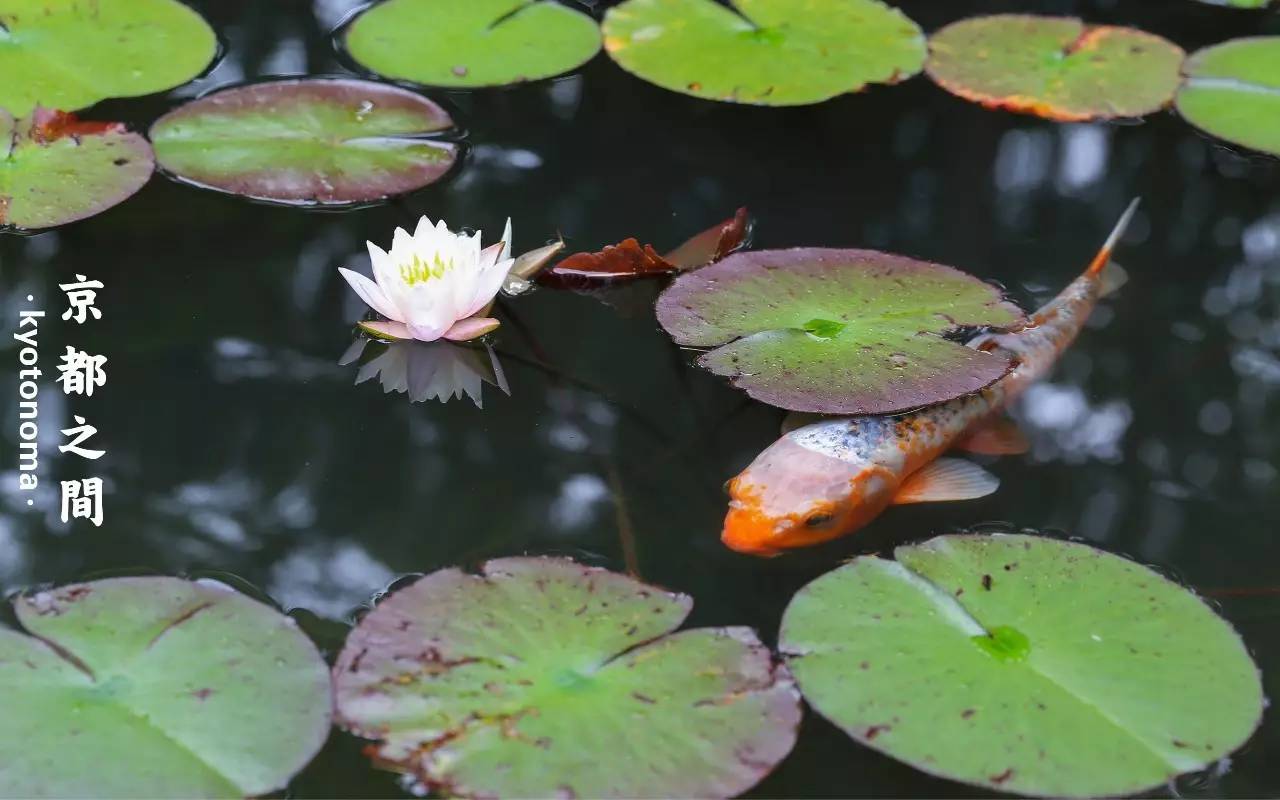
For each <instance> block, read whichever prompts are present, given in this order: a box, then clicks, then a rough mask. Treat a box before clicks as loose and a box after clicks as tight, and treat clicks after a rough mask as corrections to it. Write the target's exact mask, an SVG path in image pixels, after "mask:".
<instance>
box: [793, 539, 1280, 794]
mask: <svg viewBox="0 0 1280 800" xmlns="http://www.w3.org/2000/svg"><path fill="white" fill-rule="evenodd" d="M894 556H895V558H896V560H887V559H882V558H879V557H876V556H860V557H858V558H856V559H854V560H853V561H852V562H850V563H848V564H846V565H844V566H842V567H840V568H838V569H836V570H833V571H832V572H829V573H827V574H826V575H823V576H821V577H819V578H818V579H816V580H815V581H813V582H812V583H810V584H809V585H808V586H806V587H804V588H803V589H801V590H800V592H798V593H797V594H796V595H795V597H793V598H792V600H791V603H790V604H789V605H788V607H787V609H786V611H785V612H784V614H783V620H782V629H781V632H780V634H779V640H778V648H779V650H780V651H781V652H782V654H783V656H784V658H785V659H786V661H787V663H788V664H789V665H790V666H791V668H792V670H793V672H794V674H795V676H796V680H797V681H798V683H799V686H800V689H801V691H802V692H803V694H804V697H805V699H806V700H807V701H808V702H809V704H810V705H811V706H813V708H814V710H816V711H817V712H818V713H820V714H822V715H823V716H824V717H826V718H827V719H829V720H831V721H832V722H833V723H834V724H836V725H837V726H839V727H840V728H841V729H842V730H844V731H845V733H847V734H848V735H849V736H850V737H851V738H853V739H854V740H855V741H857V742H859V743H861V744H864V745H866V746H868V747H871V748H873V749H876V750H879V751H880V752H882V753H884V754H886V755H888V756H890V757H892V758H895V759H897V760H899V761H903V762H905V763H907V764H909V765H911V766H913V767H915V768H916V769H919V770H922V771H924V772H928V773H930V774H933V775H937V776H940V777H944V778H949V779H952V780H957V781H962V782H965V783H970V784H974V785H977V786H981V787H984V788H987V789H996V790H999V791H1005V792H1014V793H1017V794H1024V795H1034V796H1053V797H1104V796H1116V795H1124V794H1134V793H1137V792H1142V791H1145V790H1147V789H1151V788H1155V787H1158V786H1161V785H1163V784H1165V783H1166V782H1168V781H1170V780H1172V779H1173V778H1175V777H1176V776H1178V775H1181V774H1184V773H1188V772H1195V771H1198V770H1201V769H1204V768H1206V767H1208V766H1209V765H1211V764H1213V763H1214V762H1216V761H1218V760H1219V759H1221V758H1224V757H1226V756H1227V755H1229V754H1230V753H1231V752H1232V751H1234V750H1236V749H1237V748H1239V747H1240V746H1241V745H1243V744H1244V743H1245V741H1246V740H1248V739H1249V737H1250V736H1251V735H1252V734H1253V732H1254V730H1255V729H1256V728H1257V727H1258V724H1259V722H1260V721H1261V714H1262V710H1263V706H1264V703H1265V701H1264V698H1263V695H1262V681H1261V674H1260V673H1259V671H1258V668H1257V665H1255V664H1254V663H1253V661H1252V659H1251V658H1250V657H1249V653H1248V650H1247V649H1246V648H1245V645H1244V643H1243V642H1242V641H1241V639H1240V637H1239V635H1238V634H1237V633H1236V632H1235V631H1234V630H1233V629H1232V628H1231V626H1230V625H1229V624H1227V623H1226V622H1225V621H1223V620H1222V619H1221V618H1219V617H1218V616H1217V615H1216V614H1214V612H1213V611H1212V610H1211V609H1210V608H1209V607H1208V606H1207V605H1205V603H1204V602H1203V601H1201V600H1200V599H1199V598H1198V597H1196V596H1195V595H1194V594H1192V593H1191V592H1189V591H1187V590H1185V589H1183V588H1182V587H1180V586H1178V585H1177V584H1175V583H1173V582H1171V581H1169V580H1167V579H1166V578H1164V577H1162V576H1160V575H1159V574H1157V573H1155V572H1153V571H1152V570H1150V569H1148V568H1147V567H1144V566H1142V565H1140V564H1136V563H1134V562H1132V561H1129V560H1127V559H1124V558H1121V557H1119V556H1115V555H1111V554H1109V553H1105V552H1103V551H1100V550H1097V549H1095V548H1092V547H1089V546H1087V545H1084V544H1079V543H1075V542H1065V541H1060V540H1055V539H1050V538H1046V537H1040V536H1029V535H1021V534H1019V535H1007V534H996V535H974V534H956V535H948V536H940V537H937V538H935V539H931V540H929V541H927V542H925V543H923V544H919V545H906V546H902V547H899V548H897V549H896V550H895V552H894ZM920 687H929V688H928V691H921V690H920ZM1031 732H1034V733H1035V735H1034V736H1032V735H1030V734H1031Z"/></svg>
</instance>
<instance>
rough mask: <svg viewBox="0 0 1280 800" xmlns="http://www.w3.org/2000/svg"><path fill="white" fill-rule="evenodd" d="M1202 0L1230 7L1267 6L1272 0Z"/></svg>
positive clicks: (1213, 4) (1214, 4) (1206, 2)
mask: <svg viewBox="0 0 1280 800" xmlns="http://www.w3.org/2000/svg"><path fill="white" fill-rule="evenodd" d="M1200 2H1201V3H1204V4H1206V5H1211V6H1226V7H1228V8H1266V7H1267V6H1269V5H1270V4H1271V0H1200Z"/></svg>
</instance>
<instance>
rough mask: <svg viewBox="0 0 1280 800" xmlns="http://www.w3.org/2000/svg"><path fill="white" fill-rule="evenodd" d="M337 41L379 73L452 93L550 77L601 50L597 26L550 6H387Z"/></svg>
mask: <svg viewBox="0 0 1280 800" xmlns="http://www.w3.org/2000/svg"><path fill="white" fill-rule="evenodd" d="M339 39H340V41H341V43H342V45H343V47H344V48H345V49H346V52H347V53H348V54H349V55H350V56H351V58H352V59H353V60H354V61H355V62H356V63H357V64H359V65H360V66H362V67H364V68H366V69H368V70H370V71H372V72H375V73H377V74H378V75H381V76H383V77H387V78H391V79H393V80H401V81H410V82H413V83H417V84H421V85H424V86H441V87H447V88H457V89H475V88H480V87H486V86H507V85H510V84H516V83H524V82H526V81H536V80H542V79H544V78H551V77H554V76H556V75H560V74H562V73H565V72H569V71H570V70H573V69H576V68H578V67H580V66H582V65H583V64H585V63H586V62H588V61H590V60H591V59H592V58H593V57H594V56H595V54H596V53H598V52H599V51H600V28H599V26H598V25H596V22H595V20H593V19H592V18H591V17H589V16H587V15H586V14H584V13H582V12H580V11H575V10H574V9H572V8H569V7H568V6H566V5H562V4H560V3H558V2H555V0H467V1H466V2H459V0H386V1H385V2H381V3H377V4H375V5H373V6H371V7H369V8H368V10H366V11H363V12H362V13H360V14H359V15H358V16H357V17H356V18H355V19H353V20H352V21H351V23H350V25H349V26H348V27H347V28H346V29H345V30H344V31H342V32H341V33H340V35H339Z"/></svg>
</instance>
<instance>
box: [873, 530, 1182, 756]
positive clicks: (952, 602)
mask: <svg viewBox="0 0 1280 800" xmlns="http://www.w3.org/2000/svg"><path fill="white" fill-rule="evenodd" d="M948 549H950V548H949V547H948ZM935 552H940V549H939V550H936V551H935ZM948 555H954V553H948ZM877 560H879V559H877ZM884 563H885V565H886V566H889V565H892V568H890V573H891V574H894V575H895V576H897V577H899V578H901V579H903V580H907V581H908V582H910V583H911V584H912V586H914V587H915V588H917V589H919V590H920V591H921V592H922V593H925V594H926V596H927V597H928V598H929V600H930V602H932V603H933V604H934V605H935V606H936V607H937V608H938V609H939V610H940V611H943V618H944V619H947V620H949V621H951V622H953V623H955V624H956V627H957V629H959V630H960V631H961V632H962V633H964V634H965V635H972V633H971V632H970V631H969V630H968V629H967V628H968V626H967V625H966V624H965V623H966V622H971V623H972V624H973V625H975V626H977V628H978V633H980V634H987V635H990V630H988V628H987V627H986V626H985V625H983V624H982V622H981V621H980V620H978V619H977V617H974V616H973V615H972V614H971V613H970V612H969V609H968V608H966V607H965V606H964V604H963V603H962V602H960V600H959V599H957V598H956V597H955V596H954V595H953V594H951V593H950V592H948V591H946V590H945V589H943V588H942V587H940V586H938V585H937V584H935V583H934V582H933V581H931V580H929V578H927V577H925V576H924V575H921V574H920V573H918V572H915V571H913V570H911V569H909V568H907V567H906V566H904V565H903V564H901V563H900V562H898V561H887V560H886V561H884ZM948 607H950V608H948ZM1034 647H1035V645H1034V642H1033V643H1032V648H1033V651H1034ZM1010 667H1011V668H1014V669H1018V668H1021V669H1025V670H1028V671H1029V672H1031V673H1033V674H1034V675H1036V676H1037V677H1039V678H1041V679H1043V680H1044V681H1045V682H1046V683H1049V684H1051V685H1053V686H1054V687H1056V688H1058V689H1060V690H1062V692H1063V693H1064V694H1066V695H1068V696H1070V697H1072V698H1073V699H1075V700H1076V701H1077V702H1079V703H1080V705H1081V706H1083V707H1084V708H1087V709H1088V710H1090V711H1092V712H1094V713H1095V714H1097V716H1098V717H1099V718H1101V719H1102V720H1104V721H1106V722H1107V723H1109V724H1110V725H1111V726H1112V727H1114V728H1115V729H1116V730H1117V731H1119V732H1120V733H1122V734H1123V735H1124V736H1125V737H1127V738H1129V739H1131V740H1132V741H1134V742H1137V743H1138V744H1139V745H1141V747H1142V748H1143V749H1144V750H1146V751H1147V752H1148V753H1150V754H1151V755H1153V756H1155V757H1156V758H1157V759H1158V760H1159V761H1160V762H1161V763H1163V764H1165V765H1167V766H1168V767H1170V768H1171V769H1174V770H1176V771H1177V772H1179V773H1181V772H1186V771H1188V770H1192V769H1196V768H1198V767H1199V766H1200V762H1199V761H1197V760H1195V759H1194V758H1190V757H1188V758H1187V759H1185V760H1179V759H1176V758H1170V753H1169V752H1168V751H1165V750H1162V749H1160V748H1157V747H1155V746H1153V745H1152V744H1151V743H1150V742H1148V741H1147V740H1146V739H1145V738H1144V737H1142V736H1140V735H1138V734H1137V733H1135V732H1134V731H1133V730H1131V729H1129V728H1128V727H1126V726H1125V725H1124V724H1123V720H1120V719H1117V718H1115V717H1113V716H1112V715H1110V714H1108V713H1107V712H1106V710H1105V709H1104V708H1103V707H1102V706H1100V705H1098V703H1097V702H1095V701H1094V700H1092V699H1091V698H1089V697H1087V696H1085V695H1084V693H1082V692H1080V691H1078V690H1077V689H1076V688H1075V687H1073V686H1071V684H1070V683H1068V682H1066V681H1064V680H1063V679H1062V678H1061V677H1055V676H1054V675H1052V674H1050V673H1049V672H1047V671H1045V670H1044V669H1043V666H1042V665H1038V664H1036V663H1035V662H1034V659H1032V658H1028V659H1025V660H1023V661H1019V662H1014V663H1011V664H1010Z"/></svg>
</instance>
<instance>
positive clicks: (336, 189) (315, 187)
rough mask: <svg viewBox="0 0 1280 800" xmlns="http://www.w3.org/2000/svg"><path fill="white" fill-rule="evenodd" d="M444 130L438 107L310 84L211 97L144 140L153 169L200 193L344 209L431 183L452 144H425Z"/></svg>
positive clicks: (360, 88)
mask: <svg viewBox="0 0 1280 800" xmlns="http://www.w3.org/2000/svg"><path fill="white" fill-rule="evenodd" d="M452 125H453V120H452V119H450V117H449V115H448V114H447V113H446V112H445V110H444V109H443V108H441V107H440V106H439V105H437V104H435V103H433V102H432V101H430V100H428V99H427V98H425V97H423V96H421V95H419V94H415V93H414V92H410V91H408V90H406V89H400V88H398V87H395V86H387V85H386V84H381V83H373V82H371V81H359V80H347V79H328V78H318V79H303V80H282V81H272V82H269V83H258V84H252V85H249V86H241V87H237V88H234V89H226V90H224V91H221V92H215V93H214V94H211V95H208V96H207V97H202V98H200V99H199V100H194V101H192V102H190V103H187V104H186V105H184V106H181V107H179V108H177V109H175V110H173V111H170V112H169V113H168V114H165V115H164V116H163V117H161V118H160V119H158V120H157V121H156V123H155V124H154V125H153V126H152V127H151V141H152V142H153V144H154V145H155V149H156V160H157V161H158V162H159V164H160V166H161V167H163V168H164V169H166V170H168V171H169V172H171V173H173V174H174V175H176V176H177V177H178V178H180V179H182V180H185V181H188V182H190V183H194V184H196V185H199V186H202V187H207V188H212V189H220V190H222V191H224V192H231V193H233V194H239V195H244V196H246V197H253V198H257V199H260V200H275V201H280V202H288V203H322V204H343V203H358V202H368V201H371V200H380V199H383V198H386V197H390V196H392V195H397V194H403V193H404V192H410V191H413V190H415V189H420V188H422V187H423V186H426V185H427V184H430V183H432V182H434V181H437V180H439V179H440V178H441V177H443V176H444V175H445V173H447V172H448V171H449V170H450V168H452V167H453V164H454V161H455V160H456V159H457V156H458V146H457V145H455V144H453V143H452V142H444V141H435V140H431V139H426V138H423V137H425V136H427V135H428V134H434V133H438V132H440V131H443V130H446V129H448V128H450V127H451V126H452Z"/></svg>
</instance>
